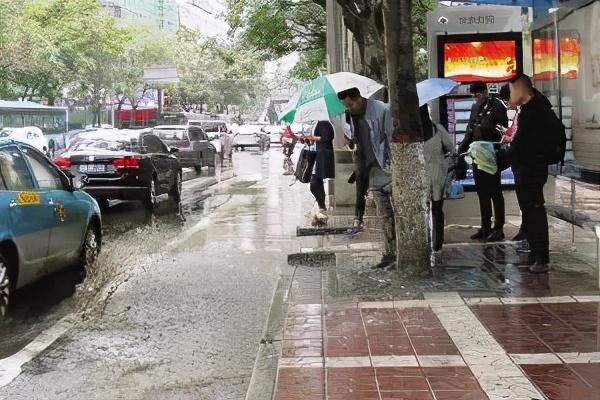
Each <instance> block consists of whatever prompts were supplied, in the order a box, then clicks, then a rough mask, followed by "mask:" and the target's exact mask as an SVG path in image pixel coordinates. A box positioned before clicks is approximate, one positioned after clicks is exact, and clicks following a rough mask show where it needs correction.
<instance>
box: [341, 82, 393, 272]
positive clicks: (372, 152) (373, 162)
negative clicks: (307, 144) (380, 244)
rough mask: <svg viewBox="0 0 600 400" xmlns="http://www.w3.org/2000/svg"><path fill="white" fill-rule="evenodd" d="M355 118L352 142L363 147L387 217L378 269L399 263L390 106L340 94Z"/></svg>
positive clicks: (373, 185)
mask: <svg viewBox="0 0 600 400" xmlns="http://www.w3.org/2000/svg"><path fill="white" fill-rule="evenodd" d="M338 98H339V99H340V100H342V101H343V102H344V104H345V105H346V109H347V110H348V112H349V113H350V116H351V131H352V138H351V139H352V140H353V141H354V143H356V144H357V145H358V146H359V148H361V149H363V150H362V151H361V152H360V157H362V159H361V163H363V165H364V170H365V175H367V174H368V177H369V180H368V182H369V188H370V190H371V192H372V193H373V198H374V200H375V205H376V207H377V214H378V215H379V216H380V217H382V218H383V232H384V235H385V250H384V255H383V258H382V259H381V262H380V263H379V264H377V265H376V266H375V268H387V267H392V266H394V265H395V264H396V229H395V221H394V210H393V208H392V199H391V196H392V186H391V185H392V178H391V171H390V167H391V144H390V143H391V136H392V121H391V116H390V107H389V105H388V104H385V103H383V102H381V101H379V100H373V99H366V98H364V97H362V96H361V94H360V91H359V90H358V89H357V88H352V89H348V90H344V91H342V92H340V93H338Z"/></svg>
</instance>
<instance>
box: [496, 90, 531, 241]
mask: <svg viewBox="0 0 600 400" xmlns="http://www.w3.org/2000/svg"><path fill="white" fill-rule="evenodd" d="M498 98H499V99H500V100H501V101H502V103H503V104H504V106H505V107H506V111H507V112H508V111H510V110H512V111H513V112H514V115H513V117H512V118H510V121H509V123H508V127H507V128H505V127H503V126H498V129H499V130H500V132H501V133H502V138H501V139H500V142H501V143H502V149H501V150H500V151H499V152H498V158H499V160H498V164H499V165H500V164H505V162H501V161H500V159H504V158H505V157H506V158H507V160H506V162H508V163H509V164H510V160H508V158H509V157H508V152H507V151H504V150H505V149H508V148H509V147H510V143H511V142H512V140H513V138H514V137H515V133H517V128H518V126H519V112H520V111H521V108H520V107H518V106H515V105H513V104H511V103H510V86H509V84H508V83H507V84H505V85H503V86H502V88H500V93H499V94H498ZM526 238H527V237H526V236H525V228H524V226H523V221H522V219H521V226H520V227H519V231H518V232H517V234H516V235H515V236H513V237H512V239H511V240H512V241H514V242H521V241H523V240H525V239H526Z"/></svg>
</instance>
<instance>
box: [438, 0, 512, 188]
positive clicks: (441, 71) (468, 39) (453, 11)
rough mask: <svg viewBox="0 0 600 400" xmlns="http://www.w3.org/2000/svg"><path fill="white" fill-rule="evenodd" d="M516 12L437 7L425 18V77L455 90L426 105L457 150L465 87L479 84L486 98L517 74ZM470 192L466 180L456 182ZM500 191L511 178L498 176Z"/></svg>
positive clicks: (467, 107) (465, 114)
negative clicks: (453, 85)
mask: <svg viewBox="0 0 600 400" xmlns="http://www.w3.org/2000/svg"><path fill="white" fill-rule="evenodd" d="M522 21H523V17H522V9H521V7H513V6H457V7H446V6H440V7H438V8H437V9H435V10H433V11H431V12H429V13H428V14H427V35H428V41H427V43H428V50H429V51H428V53H429V76H430V77H432V78H434V77H439V78H448V79H453V80H455V81H457V82H459V83H460V84H461V85H460V86H459V87H458V88H457V90H456V91H455V92H454V93H453V94H452V95H449V96H445V97H442V98H440V99H439V100H438V101H437V102H434V104H432V115H433V117H434V118H439V121H440V123H441V124H442V125H444V126H445V127H446V128H447V129H448V132H450V134H451V135H452V137H453V140H454V144H455V145H457V144H459V143H460V142H461V141H462V140H463V139H464V136H465V131H466V128H467V123H468V121H469V116H470V113H471V106H472V105H473V100H472V99H471V95H470V93H469V85H470V84H471V83H473V82H477V81H482V82H485V83H486V84H487V85H488V90H489V92H490V93H491V94H497V93H498V92H499V90H500V87H501V86H502V85H503V84H504V83H505V82H507V81H508V80H509V79H511V78H512V77H514V76H515V75H516V74H518V73H522V72H523V42H522V34H521V30H522ZM462 183H463V185H464V186H465V189H466V190H469V189H472V188H473V186H474V182H473V179H472V174H471V172H470V171H469V176H468V177H467V179H466V180H465V181H464V182H462ZM502 183H503V185H504V186H511V185H513V184H514V179H513V176H512V172H511V171H510V170H506V171H504V172H503V174H502Z"/></svg>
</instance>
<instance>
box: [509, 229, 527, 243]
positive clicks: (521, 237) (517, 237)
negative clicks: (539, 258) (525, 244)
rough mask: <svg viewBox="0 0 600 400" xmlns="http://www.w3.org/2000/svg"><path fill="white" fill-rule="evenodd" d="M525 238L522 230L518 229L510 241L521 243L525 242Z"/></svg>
mask: <svg viewBox="0 0 600 400" xmlns="http://www.w3.org/2000/svg"><path fill="white" fill-rule="evenodd" d="M526 239H527V236H525V232H523V231H522V230H520V229H519V232H517V234H516V235H515V236H513V238H512V239H510V240H512V241H513V242H521V241H523V240H526Z"/></svg>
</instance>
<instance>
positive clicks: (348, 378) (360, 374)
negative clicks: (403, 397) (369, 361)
mask: <svg viewBox="0 0 600 400" xmlns="http://www.w3.org/2000/svg"><path fill="white" fill-rule="evenodd" d="M327 399H329V400H354V399H355V400H371V399H373V400H379V391H378V389H377V381H376V380H375V370H374V369H373V368H360V367H355V368H329V369H327Z"/></svg>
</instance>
